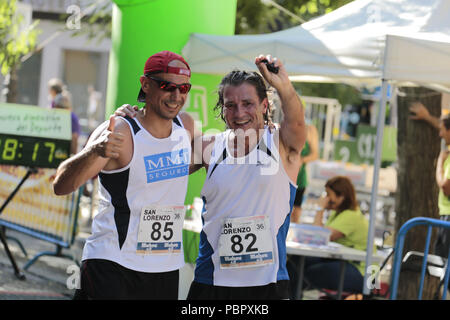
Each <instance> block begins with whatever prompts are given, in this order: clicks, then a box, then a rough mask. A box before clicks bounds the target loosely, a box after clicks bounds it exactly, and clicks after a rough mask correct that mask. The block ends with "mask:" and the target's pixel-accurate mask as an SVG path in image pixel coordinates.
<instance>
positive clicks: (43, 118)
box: [0, 103, 72, 168]
mask: <svg viewBox="0 0 450 320" xmlns="http://www.w3.org/2000/svg"><path fill="white" fill-rule="evenodd" d="M71 138H72V133H71V119H70V111H68V110H62V109H44V108H39V107H34V106H25V105H17V104H9V103H2V104H0V164H9V165H21V166H28V167H37V168H56V167H58V165H59V164H60V163H61V162H62V161H64V160H65V159H67V158H68V157H69V156H70V143H71Z"/></svg>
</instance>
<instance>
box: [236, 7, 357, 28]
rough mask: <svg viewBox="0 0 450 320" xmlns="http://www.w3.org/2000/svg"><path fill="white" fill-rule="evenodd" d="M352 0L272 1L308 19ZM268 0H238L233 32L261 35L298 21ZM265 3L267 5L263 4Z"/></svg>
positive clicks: (295, 23)
mask: <svg viewBox="0 0 450 320" xmlns="http://www.w3.org/2000/svg"><path fill="white" fill-rule="evenodd" d="M351 1H353V0H333V1H331V0H275V1H273V2H275V3H276V4H278V5H280V6H281V7H283V8H285V9H286V10H288V11H290V12H291V13H293V14H294V15H296V16H299V17H301V18H302V19H303V20H305V21H308V20H311V19H312V18H316V17H319V16H321V15H323V14H326V13H329V12H331V11H333V10H335V9H337V8H339V7H341V6H343V5H344V4H347V3H349V2H351ZM270 2H272V1H267V0H238V2H237V11H236V31H235V33H236V34H261V33H269V32H276V31H280V30H284V29H288V28H291V27H294V26H296V25H299V24H300V21H299V20H298V19H295V18H293V17H292V16H290V15H288V14H286V13H285V12H283V11H281V10H280V9H278V8H276V7H275V6H273V5H271V4H270ZM265 3H267V4H265Z"/></svg>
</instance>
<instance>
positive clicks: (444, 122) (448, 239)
mask: <svg viewBox="0 0 450 320" xmlns="http://www.w3.org/2000/svg"><path fill="white" fill-rule="evenodd" d="M409 111H410V112H412V113H413V115H411V116H410V118H411V119H412V120H423V121H426V122H427V123H428V124H430V125H431V126H432V127H434V128H436V129H438V130H439V136H440V137H441V138H442V139H443V141H444V142H445V148H443V150H441V152H440V154H439V157H438V161H437V165H436V183H437V184H438V186H439V198H438V206H439V216H440V219H441V220H442V221H450V157H449V156H448V155H449V149H448V148H449V145H450V114H447V115H445V116H443V117H442V118H441V119H439V118H437V117H434V116H432V115H430V113H429V112H428V109H427V108H426V107H425V106H424V105H423V104H422V103H420V102H413V103H412V104H411V105H410V108H409ZM449 250H450V229H445V228H439V229H438V234H437V237H436V241H435V243H434V254H435V255H438V256H441V257H444V258H447V256H448V252H449Z"/></svg>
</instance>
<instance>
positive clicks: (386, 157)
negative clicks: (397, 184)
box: [334, 125, 397, 164]
mask: <svg viewBox="0 0 450 320" xmlns="http://www.w3.org/2000/svg"><path fill="white" fill-rule="evenodd" d="M376 137H377V128H376V127H372V126H367V125H358V128H357V129H356V139H355V140H336V141H334V159H335V160H339V161H343V162H351V163H354V164H364V163H365V164H373V161H374V158H375V145H376ZM396 160H397V129H396V128H394V127H392V126H385V127H384V131H383V144H382V149H381V161H391V162H392V161H396Z"/></svg>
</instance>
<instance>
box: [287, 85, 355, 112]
mask: <svg viewBox="0 0 450 320" xmlns="http://www.w3.org/2000/svg"><path fill="white" fill-rule="evenodd" d="M293 85H294V87H295V89H296V90H297V91H298V92H299V93H300V95H302V96H312V97H322V98H333V99H337V100H338V101H339V103H340V104H341V105H342V106H343V107H344V106H345V105H347V104H351V105H358V104H360V103H361V102H362V99H361V94H360V92H359V91H358V89H356V88H354V87H352V86H349V85H346V84H343V83H300V82H294V83H293Z"/></svg>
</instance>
